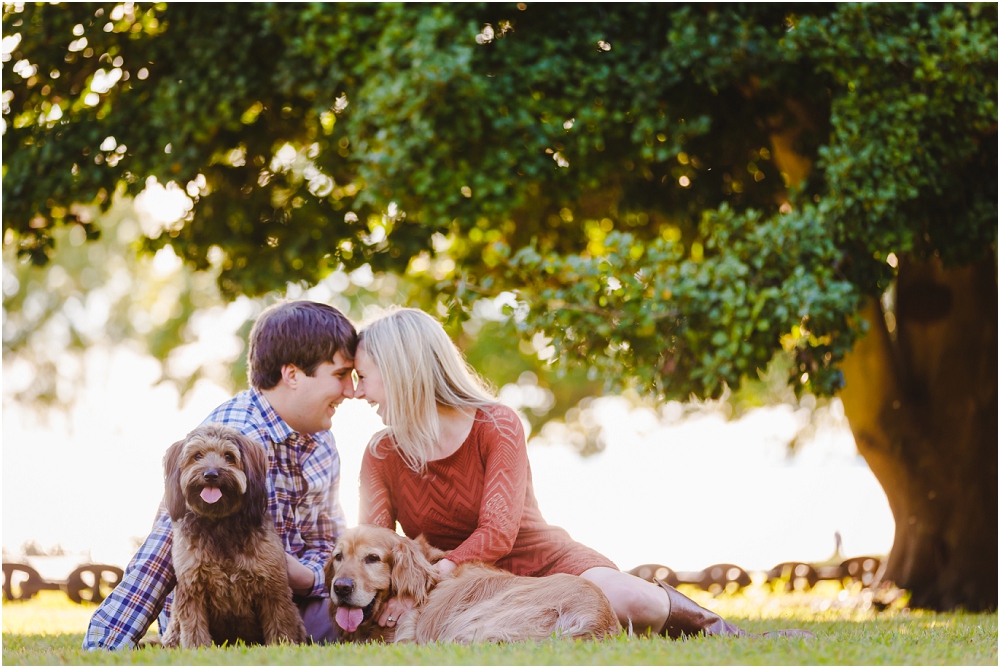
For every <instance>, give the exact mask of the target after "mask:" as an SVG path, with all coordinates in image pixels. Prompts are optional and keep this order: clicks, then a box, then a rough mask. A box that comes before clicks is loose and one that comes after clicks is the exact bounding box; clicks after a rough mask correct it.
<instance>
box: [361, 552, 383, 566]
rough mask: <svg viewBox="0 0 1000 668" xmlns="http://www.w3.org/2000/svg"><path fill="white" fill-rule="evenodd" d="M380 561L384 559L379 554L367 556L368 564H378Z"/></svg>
mask: <svg viewBox="0 0 1000 668" xmlns="http://www.w3.org/2000/svg"><path fill="white" fill-rule="evenodd" d="M380 561H382V558H381V557H380V556H378V555H377V554H369V555H368V556H367V557H365V563H366V564H377V563H378V562H380Z"/></svg>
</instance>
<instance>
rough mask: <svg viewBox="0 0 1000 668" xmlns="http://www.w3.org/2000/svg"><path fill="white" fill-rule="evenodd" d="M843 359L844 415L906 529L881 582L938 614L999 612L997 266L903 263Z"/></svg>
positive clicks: (870, 306) (899, 531)
mask: <svg viewBox="0 0 1000 668" xmlns="http://www.w3.org/2000/svg"><path fill="white" fill-rule="evenodd" d="M862 315H863V317H864V318H865V319H866V320H868V323H869V330H868V333H867V334H866V335H865V336H864V337H863V338H862V339H861V340H860V341H858V343H857V345H856V346H855V347H854V350H853V351H852V352H851V354H850V355H849V356H848V357H847V358H846V359H845V360H844V363H843V367H842V368H843V370H844V379H845V387H844V389H843V390H842V392H841V395H840V396H841V399H842V400H843V402H844V410H845V413H846V415H847V418H848V420H849V421H850V424H851V430H852V431H853V432H854V438H855V440H856V442H857V447H858V451H859V452H860V453H861V455H862V456H864V458H865V459H866V460H867V462H868V465H869V466H870V467H871V470H872V472H873V473H874V474H875V477H876V478H877V479H878V480H879V482H880V483H881V485H882V488H883V489H884V490H885V493H886V496H887V497H888V500H889V507H890V508H891V510H892V514H893V517H894V518H895V520H896V533H895V537H894V541H893V546H892V551H891V552H890V553H889V558H888V561H887V564H886V568H885V571H884V574H883V576H882V577H883V580H891V581H892V582H894V583H895V584H896V585H898V586H900V587H903V588H905V589H907V590H909V591H910V593H911V599H910V604H911V605H912V606H914V607H920V608H930V609H933V610H952V609H956V608H964V609H966V610H970V611H971V610H986V609H995V608H996V607H997V266H996V260H995V259H994V257H993V254H992V253H990V254H989V257H988V258H986V259H985V260H983V261H981V262H979V263H977V264H974V265H968V266H965V267H959V268H954V269H944V268H943V267H942V266H941V263H940V262H939V261H937V260H932V261H930V262H927V263H919V262H910V261H905V260H904V261H902V262H901V264H900V266H899V275H898V279H897V283H896V297H895V308H894V309H889V310H888V311H884V310H883V308H882V305H881V303H880V302H879V301H878V300H875V299H871V300H870V301H869V302H868V303H867V304H866V306H865V307H864V308H863V310H862Z"/></svg>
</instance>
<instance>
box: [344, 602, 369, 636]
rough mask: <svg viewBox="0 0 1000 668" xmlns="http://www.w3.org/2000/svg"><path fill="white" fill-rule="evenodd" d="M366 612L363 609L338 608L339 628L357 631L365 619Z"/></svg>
mask: <svg viewBox="0 0 1000 668" xmlns="http://www.w3.org/2000/svg"><path fill="white" fill-rule="evenodd" d="M364 616H365V611H364V610H362V609H361V608H345V607H340V608H337V626H339V627H340V628H342V629H344V630H345V631H348V632H351V631H357V630H358V626H360V625H361V620H362V619H364Z"/></svg>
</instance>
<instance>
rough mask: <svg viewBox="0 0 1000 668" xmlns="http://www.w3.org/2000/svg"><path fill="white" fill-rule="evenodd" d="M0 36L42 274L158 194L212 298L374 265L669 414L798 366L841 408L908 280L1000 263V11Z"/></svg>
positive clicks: (400, 18)
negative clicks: (496, 310) (480, 311)
mask: <svg viewBox="0 0 1000 668" xmlns="http://www.w3.org/2000/svg"><path fill="white" fill-rule="evenodd" d="M522 7H523V9H522ZM3 26H4V36H5V40H8V39H9V40H14V39H15V35H17V36H19V38H20V41H18V42H16V43H15V42H14V41H10V42H9V43H8V44H9V45H10V48H9V49H8V50H9V51H10V53H9V57H8V55H7V54H6V53H5V56H4V58H5V61H4V65H3V67H4V103H5V107H4V136H3V149H4V167H3V170H4V172H3V174H4V176H3V218H4V228H5V230H4V245H5V248H15V247H16V249H17V250H18V252H19V253H20V255H21V256H23V257H27V258H30V259H31V260H32V261H34V262H36V263H44V262H45V260H46V258H47V257H49V256H50V255H51V253H52V252H53V244H54V243H55V240H56V239H57V236H58V232H57V231H58V230H59V229H62V228H63V227H64V226H67V225H70V226H79V227H80V229H81V230H82V232H83V234H85V235H86V236H87V237H88V238H93V237H94V236H96V235H97V234H98V232H99V229H98V227H97V226H96V224H95V223H94V222H92V221H87V220H84V219H81V218H80V217H79V215H78V213H77V212H78V211H79V209H78V208H77V207H75V206H74V205H75V204H78V203H82V204H86V205H93V206H98V207H101V208H106V207H108V206H109V205H110V203H111V202H112V201H113V200H114V198H115V196H116V194H117V195H121V194H128V195H135V194H137V193H138V192H139V191H141V190H142V189H143V188H144V187H145V186H146V184H147V179H149V178H150V177H155V178H156V179H157V180H158V181H159V182H160V183H166V182H169V181H174V182H177V183H178V184H180V186H181V187H182V188H184V189H185V190H186V191H187V192H188V194H189V195H190V196H191V198H192V200H193V208H192V210H191V212H190V214H189V215H188V216H187V217H186V218H185V219H182V220H181V221H178V223H177V224H175V225H173V226H170V227H168V229H166V230H165V231H163V232H162V233H161V234H159V235H158V236H157V235H152V237H151V238H148V239H146V240H145V247H146V248H147V250H156V249H159V248H162V247H164V246H166V245H170V246H171V247H173V249H174V250H175V251H176V253H177V254H178V255H179V256H181V257H182V258H183V259H184V260H185V261H186V262H187V263H188V264H189V265H190V266H191V267H194V268H197V269H202V270H207V269H208V268H210V267H213V266H217V267H218V272H219V273H218V282H219V287H220V289H221V293H222V294H223V295H224V296H226V297H229V298H232V297H234V296H235V295H240V294H243V295H250V296H258V295H262V294H265V293H267V292H269V291H271V290H275V289H278V290H280V289H282V288H284V286H286V285H287V284H288V283H296V284H298V283H301V284H305V285H312V284H315V283H317V282H320V281H322V280H324V279H325V278H327V277H328V276H330V275H331V274H332V273H334V272H337V271H339V270H347V271H351V270H353V269H355V268H357V267H361V266H362V265H365V264H369V265H370V266H371V268H372V269H373V270H374V271H375V272H376V273H377V274H381V273H382V272H396V273H398V274H406V276H407V279H406V280H407V281H410V283H409V285H412V286H414V290H413V291H412V292H408V293H407V296H411V297H418V298H419V299H418V302H419V303H421V304H424V305H426V306H427V307H428V308H430V309H431V310H432V311H437V309H438V307H439V306H441V307H442V308H447V309H448V310H449V313H450V321H449V326H450V327H452V329H453V331H457V330H455V329H454V328H456V327H458V325H459V324H460V323H461V322H462V320H463V319H464V318H466V317H468V315H469V313H470V310H471V308H472V304H473V303H474V302H475V301H477V300H482V299H487V298H493V297H496V296H498V295H501V294H503V293H504V292H506V291H511V292H513V293H514V294H515V296H516V298H517V304H516V305H515V308H514V318H515V322H516V325H517V328H518V331H519V332H520V333H521V335H522V337H523V338H525V339H533V338H534V337H536V335H542V336H544V337H547V338H548V339H551V342H552V345H554V347H555V349H556V351H557V353H558V362H559V363H560V364H561V365H562V366H567V365H569V366H572V365H574V364H587V365H591V366H592V367H593V368H594V369H595V370H597V375H598V376H600V377H601V379H602V380H605V381H607V383H608V385H609V386H610V387H619V388H620V387H622V386H630V385H635V386H636V387H637V388H638V389H640V390H642V391H644V392H650V393H653V394H655V395H658V396H660V397H676V398H684V397H686V396H687V395H688V394H689V393H691V392H694V393H697V394H699V395H703V396H719V395H720V394H721V393H722V392H723V390H724V387H725V386H726V385H729V386H732V387H735V386H737V385H738V384H739V383H741V382H742V380H743V379H746V378H749V379H754V378H756V376H757V371H758V370H759V369H764V368H765V367H766V365H767V364H768V362H769V361H770V360H771V359H772V358H773V357H774V355H775V354H776V353H780V352H781V351H785V352H787V353H789V354H792V355H794V358H795V364H794V367H793V368H792V372H791V379H790V380H791V382H792V385H793V387H794V388H795V390H796V392H803V391H810V392H814V393H817V394H829V393H831V392H833V391H835V390H836V389H837V388H838V387H839V383H840V380H839V374H838V372H837V370H836V366H837V363H838V362H839V360H840V359H841V358H842V356H843V355H844V353H845V352H846V351H847V350H849V349H850V347H851V345H852V343H853V340H854V338H855V337H856V336H857V334H858V325H857V323H856V322H855V321H854V320H853V319H852V314H853V313H854V311H855V309H856V307H857V304H858V300H859V298H860V297H861V296H864V295H878V294H881V293H882V292H883V291H884V290H885V289H886V288H887V287H888V286H889V284H890V283H891V281H892V279H893V276H894V272H895V267H896V266H898V263H899V262H904V261H906V259H907V258H916V259H924V258H927V257H930V256H934V255H939V256H941V257H943V258H944V259H945V260H947V261H948V262H949V263H959V264H961V263H965V262H969V261H971V260H974V259H977V258H979V257H982V256H983V254H984V253H985V254H993V255H994V256H995V252H996V237H997V226H996V210H997V190H996V187H997V186H996V183H997V173H996V167H997V154H996V147H997V137H996V127H997V110H996V101H997V7H996V5H995V4H984V5H979V4H971V5H951V4H939V5H910V4H878V5H868V4H843V5H805V6H794V7H792V6H787V5H779V4H765V3H760V4H751V5H741V6H734V7H726V8H719V7H716V6H714V5H699V6H680V5H662V4H624V5H615V6H604V5H578V4H548V5H546V4H541V5H535V4H529V5H519V6H515V5H513V4H472V3H470V4H458V5H438V4H431V5H427V4H415V5H414V4H403V5H396V4H378V5H366V4H352V5H333V4H318V5H281V4H251V5H239V6H237V5H232V4H225V3H221V4H218V3H217V4H203V3H193V4H188V3H179V4H169V3H166V4H165V3H159V4H155V5H153V4H150V5H145V4H141V3H140V4H136V5H122V6H116V5H112V4H104V5H95V4H89V3H88V4H70V5H65V6H51V5H42V4H38V5H6V6H5V8H4V16H3ZM83 39H86V43H85V44H83V43H82V41H81V40H83ZM56 109H58V111H55V110H56ZM212 258H214V260H213V259H212ZM215 261H217V264H214V262H215ZM425 289H430V290H431V291H430V292H429V293H425V292H423V291H424V290H425Z"/></svg>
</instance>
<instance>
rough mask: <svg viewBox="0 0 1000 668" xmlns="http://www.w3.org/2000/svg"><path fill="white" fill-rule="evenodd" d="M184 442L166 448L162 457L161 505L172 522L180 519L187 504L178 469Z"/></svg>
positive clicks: (185, 510)
mask: <svg viewBox="0 0 1000 668" xmlns="http://www.w3.org/2000/svg"><path fill="white" fill-rule="evenodd" d="M186 441H187V439H184V440H183V441H177V442H176V443H174V444H173V445H171V446H170V447H169V448H167V454H165V455H164V456H163V487H164V490H163V505H165V506H166V507H167V513H169V514H170V520H171V521H172V522H176V521H177V520H179V519H181V518H182V517H184V513H186V512H187V503H186V502H185V501H184V492H183V491H182V490H181V469H180V459H181V451H182V450H183V449H184V443H185V442H186Z"/></svg>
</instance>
